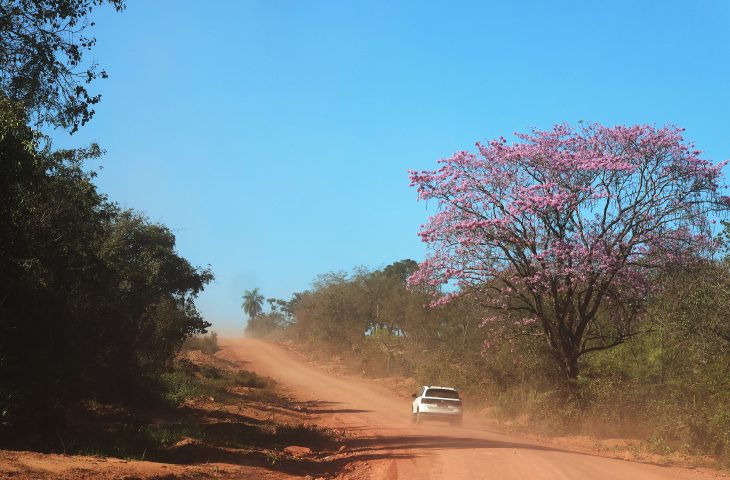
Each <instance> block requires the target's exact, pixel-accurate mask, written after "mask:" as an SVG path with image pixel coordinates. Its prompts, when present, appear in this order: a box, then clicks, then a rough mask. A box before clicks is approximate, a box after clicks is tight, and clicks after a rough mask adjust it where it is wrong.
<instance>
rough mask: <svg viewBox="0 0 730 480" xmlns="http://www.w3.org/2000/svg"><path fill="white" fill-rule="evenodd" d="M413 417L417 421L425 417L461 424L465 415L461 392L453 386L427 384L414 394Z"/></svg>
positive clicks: (419, 421)
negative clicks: (460, 396)
mask: <svg viewBox="0 0 730 480" xmlns="http://www.w3.org/2000/svg"><path fill="white" fill-rule="evenodd" d="M411 413H412V418H413V421H414V422H415V423H421V422H422V421H423V420H425V419H434V420H446V421H447V422H450V423H451V424H452V425H461V420H462V418H463V417H464V410H463V405H462V403H461V399H460V398H459V392H457V391H456V389H455V388H451V387H435V386H429V385H425V386H423V387H421V388H420V389H419V390H418V393H414V394H413V406H412V411H411Z"/></svg>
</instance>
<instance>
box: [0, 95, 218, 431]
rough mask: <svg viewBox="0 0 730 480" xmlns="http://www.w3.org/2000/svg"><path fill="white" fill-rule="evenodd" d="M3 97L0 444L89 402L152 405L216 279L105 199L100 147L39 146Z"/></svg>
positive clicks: (165, 234)
mask: <svg viewBox="0 0 730 480" xmlns="http://www.w3.org/2000/svg"><path fill="white" fill-rule="evenodd" d="M27 124H28V118H27V117H26V114H25V111H24V109H23V108H21V107H20V106H19V104H18V103H16V102H13V101H11V100H8V99H6V98H4V97H2V96H0V434H3V435H4V436H5V439H8V438H10V437H11V436H12V432H13V427H18V428H21V429H23V430H25V431H32V430H35V429H38V428H40V426H41V425H43V426H45V427H50V428H54V426H56V425H57V424H58V422H59V421H60V420H61V419H62V418H63V413H64V411H65V410H66V409H67V407H69V406H72V405H78V404H79V403H80V402H82V401H85V400H96V401H102V402H124V403H135V402H140V401H142V400H145V399H148V398H149V396H150V395H154V391H155V389H156V382H158V380H159V376H160V374H161V373H162V372H164V371H165V370H166V369H168V368H169V366H170V362H171V361H172V359H173V357H174V355H175V353H176V352H177V351H178V349H179V348H180V346H181V344H182V342H183V340H184V339H185V338H186V337H188V336H190V335H192V334H194V333H200V332H204V331H205V329H206V327H208V326H209V323H207V322H206V321H204V320H203V318H202V317H201V315H200V314H199V312H198V311H197V310H196V308H195V305H194V303H193V300H194V298H195V296H196V295H197V294H198V292H200V291H201V290H202V289H203V287H204V286H205V285H206V284H207V283H208V282H209V281H210V280H211V279H212V274H211V273H210V271H208V270H205V269H199V268H195V267H193V266H191V265H190V263H189V262H188V261H187V260H185V259H184V258H182V257H180V256H179V255H178V254H177V252H176V251H175V236H174V235H173V234H172V232H171V231H170V230H169V229H168V228H167V227H165V226H164V225H160V224H157V223H152V222H150V221H149V220H148V219H147V218H145V217H144V216H143V215H141V214H139V213H137V212H134V211H130V210H123V209H121V208H119V207H118V206H117V205H116V204H114V203H112V202H110V201H109V200H108V199H107V198H106V196H104V195H103V194H101V193H99V192H98V191H97V189H96V187H95V185H94V184H93V183H92V179H93V173H89V172H88V171H86V170H85V169H84V168H83V167H82V162H83V161H84V160H86V159H88V158H93V157H96V156H98V155H99V154H100V150H99V148H98V147H96V146H93V145H92V146H91V147H90V148H88V149H83V150H72V151H51V150H50V149H49V148H41V147H40V144H41V142H39V137H38V136H37V134H34V132H33V131H31V129H30V128H29V127H28V126H26V125H27Z"/></svg>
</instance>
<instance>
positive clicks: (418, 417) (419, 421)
mask: <svg viewBox="0 0 730 480" xmlns="http://www.w3.org/2000/svg"><path fill="white" fill-rule="evenodd" d="M422 423H423V415H421V412H416V424H417V425H420V424H422Z"/></svg>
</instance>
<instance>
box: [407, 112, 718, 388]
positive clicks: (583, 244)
mask: <svg viewBox="0 0 730 480" xmlns="http://www.w3.org/2000/svg"><path fill="white" fill-rule="evenodd" d="M517 137H518V139H519V140H518V142H517V143H514V144H509V143H508V142H507V141H506V140H505V139H504V138H500V139H498V140H494V141H492V142H490V143H489V144H488V145H482V144H477V150H478V152H477V153H470V152H465V151H462V152H458V153H456V154H455V155H454V156H453V157H451V158H447V159H445V160H441V161H440V164H441V166H440V168H438V169H437V170H434V171H421V172H417V171H411V172H410V178H411V185H412V186H415V187H416V188H417V189H418V195H419V199H422V200H435V201H437V202H438V212H437V213H436V214H435V215H434V216H432V217H431V218H430V219H429V222H428V223H427V224H426V225H424V226H422V229H421V231H420V236H421V238H422V240H423V241H424V242H425V243H427V244H428V245H429V253H428V255H427V258H426V260H425V261H424V262H422V263H421V264H420V266H419V270H418V271H417V272H416V273H415V274H414V275H413V276H412V277H411V278H410V279H409V282H410V284H411V285H422V286H423V285H425V286H430V287H439V286H443V285H451V286H452V287H453V288H454V293H451V294H448V295H443V296H440V297H438V298H437V300H435V302H434V303H435V304H440V303H445V302H448V301H450V300H451V299H452V298H454V297H457V296H460V295H469V294H473V295H476V296H477V297H478V298H479V299H480V301H481V302H482V304H483V306H484V307H486V308H487V310H486V311H487V312H490V313H489V314H488V316H487V318H486V319H485V320H484V324H489V323H490V322H494V321H496V320H497V319H499V320H500V321H501V322H505V321H506V322H509V323H511V326H512V328H511V331H512V332H515V331H516V332H518V333H519V332H524V334H532V335H540V336H544V338H545V340H546V341H547V345H548V348H549V351H550V352H551V354H552V355H553V357H554V358H555V360H556V362H557V363H558V365H559V367H560V368H561V370H562V372H563V373H564V375H565V376H566V377H567V379H569V380H574V379H575V378H576V377H577V376H578V373H579V365H580V358H581V357H582V356H583V355H585V354H586V353H589V352H591V351H595V350H601V349H606V348H611V347H613V346H616V345H618V344H620V343H622V342H624V341H625V340H626V339H628V338H629V337H630V336H632V335H635V334H636V333H637V321H638V320H639V318H640V314H641V311H642V305H643V302H644V300H645V298H646V297H647V295H649V294H650V293H651V292H652V281H651V279H652V272H654V271H656V270H657V269H660V268H663V267H666V266H668V265H669V264H677V263H682V262H688V261H694V260H696V259H698V258H702V257H703V256H707V255H709V254H710V251H711V249H712V247H713V241H712V223H713V217H714V216H715V215H716V214H717V213H719V212H721V211H723V210H726V209H727V208H728V204H729V203H730V202H728V199H727V197H721V196H720V195H719V192H720V189H721V185H720V184H719V182H720V181H721V168H722V166H723V165H724V163H723V164H718V165H714V164H712V163H710V162H708V161H707V160H704V159H702V158H701V157H700V155H701V152H699V151H697V150H694V147H693V145H692V144H689V143H687V142H685V141H684V139H683V137H682V130H681V129H678V128H674V127H665V128H655V127H651V126H645V125H640V126H631V127H622V126H619V127H605V126H602V125H598V124H594V125H589V126H582V127H580V128H577V129H574V128H572V127H570V126H567V125H558V126H556V127H554V128H553V129H552V130H550V131H533V132H532V133H530V134H518V135H517ZM493 341H494V339H492V342H493Z"/></svg>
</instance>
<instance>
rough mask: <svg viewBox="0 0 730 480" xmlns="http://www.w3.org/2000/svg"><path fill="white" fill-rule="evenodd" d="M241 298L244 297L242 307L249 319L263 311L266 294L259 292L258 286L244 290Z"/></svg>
mask: <svg viewBox="0 0 730 480" xmlns="http://www.w3.org/2000/svg"><path fill="white" fill-rule="evenodd" d="M241 298H242V299H243V303H242V304H241V308H242V309H243V311H244V312H246V315H248V318H249V319H252V318H254V317H256V315H258V314H259V313H261V312H262V311H263V305H264V296H263V295H261V294H260V293H259V289H258V288H254V289H253V290H244V291H243V296H242V297H241Z"/></svg>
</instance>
